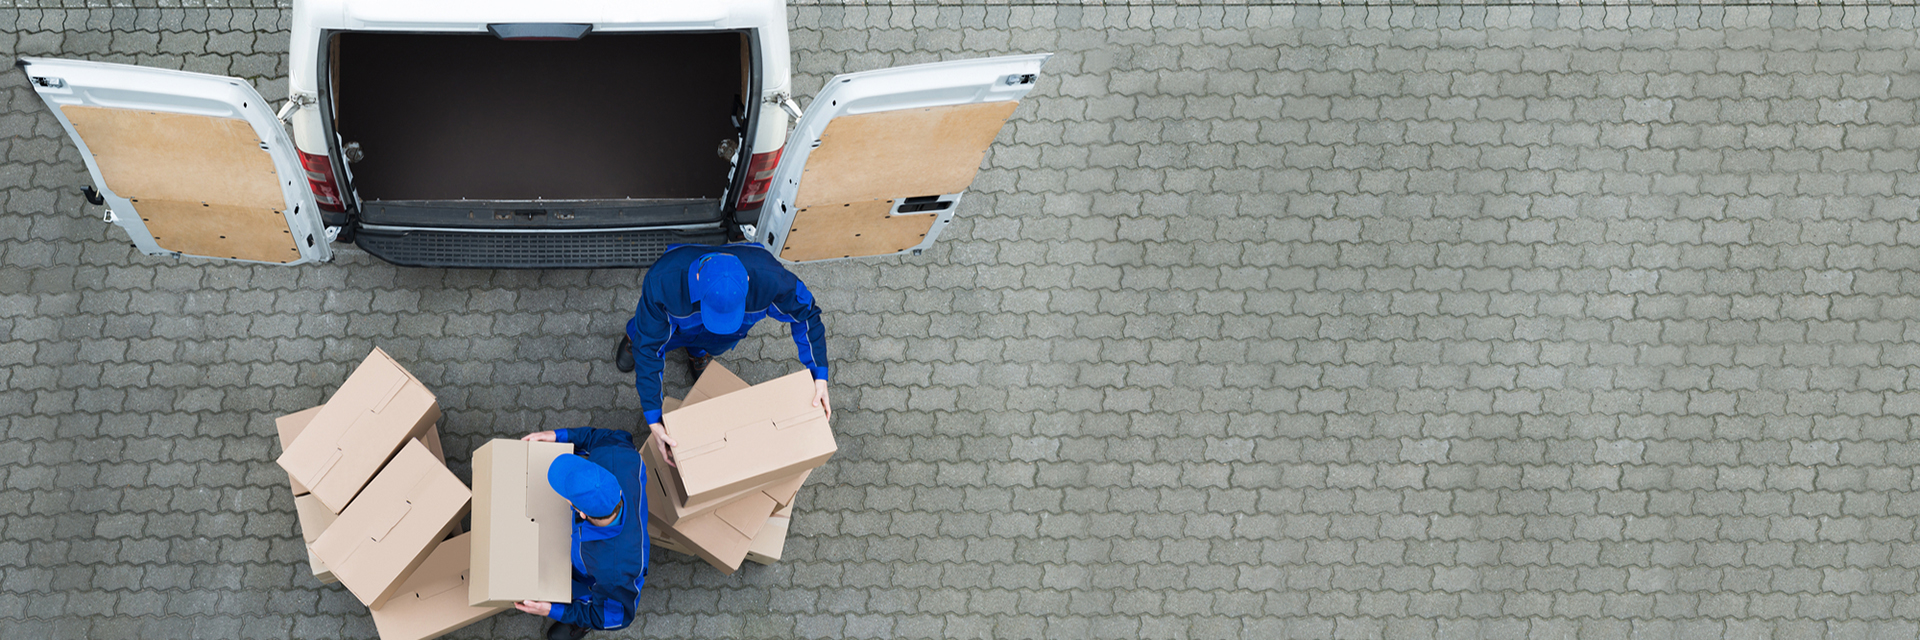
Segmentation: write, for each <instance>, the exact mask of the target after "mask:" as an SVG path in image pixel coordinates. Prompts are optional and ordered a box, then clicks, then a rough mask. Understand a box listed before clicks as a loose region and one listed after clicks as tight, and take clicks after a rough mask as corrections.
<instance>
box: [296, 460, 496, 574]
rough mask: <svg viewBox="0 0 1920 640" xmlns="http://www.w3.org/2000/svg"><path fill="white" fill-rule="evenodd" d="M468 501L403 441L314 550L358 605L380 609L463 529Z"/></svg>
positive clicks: (468, 495) (462, 487)
mask: <svg viewBox="0 0 1920 640" xmlns="http://www.w3.org/2000/svg"><path fill="white" fill-rule="evenodd" d="M296 444H297V443H296ZM319 491H320V490H319V489H318V488H317V487H316V488H315V489H314V495H315V496H316V497H318V496H319ZM472 498H473V493H472V492H471V491H468V490H467V485H466V484H464V483H462V482H460V479H459V478H457V477H454V475H453V472H451V471H448V470H447V467H446V465H443V464H440V463H439V462H438V461H435V460H434V459H433V454H431V453H428V452H427V447H426V446H425V445H423V444H421V443H419V442H411V441H410V442H407V445H406V446H405V447H402V448H401V449H400V453H399V454H398V455H395V456H394V457H393V461H392V462H390V463H388V464H387V466H386V468H385V469H382V470H381V471H380V475H378V476H375V477H374V479H373V482H371V483H368V484H367V489H366V491H364V492H362V493H361V497H360V499H358V500H354V501H353V505H352V506H349V507H347V510H346V511H343V512H341V513H340V517H339V519H337V520H334V521H333V525H332V526H329V527H327V530H326V531H325V532H324V533H321V534H320V539H318V540H315V541H314V542H313V552H314V554H315V555H318V556H320V559H321V560H324V561H326V563H327V567H328V568H331V569H333V575H334V577H336V578H339V579H340V583H341V584H344V585H346V586H347V590H349V591H352V592H353V595H354V596H355V597H358V598H359V599H360V602H361V603H363V604H366V605H367V606H369V607H376V608H377V607H379V606H380V605H382V604H386V602H387V600H388V599H389V598H392V597H393V594H395V593H397V592H399V590H400V585H401V583H402V582H404V581H405V578H406V576H407V574H409V573H412V572H413V570H414V568H415V567H418V566H420V563H421V562H423V561H425V560H426V559H427V554H428V553H431V552H432V551H433V548H434V546H436V545H437V544H438V543H439V542H440V541H441V540H443V539H445V538H446V537H447V534H448V533H450V532H451V531H453V529H454V527H458V526H460V517H461V516H464V515H466V514H467V508H468V505H469V504H470V503H471V502H472Z"/></svg>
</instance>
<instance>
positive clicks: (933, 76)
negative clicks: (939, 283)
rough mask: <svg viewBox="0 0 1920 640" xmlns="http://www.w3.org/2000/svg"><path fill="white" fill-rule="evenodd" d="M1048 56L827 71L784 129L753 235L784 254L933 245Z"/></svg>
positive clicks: (827, 256)
mask: <svg viewBox="0 0 1920 640" xmlns="http://www.w3.org/2000/svg"><path fill="white" fill-rule="evenodd" d="M1052 55H1053V54H1031V55H1019V56H1004V57H996V58H980V59H975V60H956V61H951V62H936V63H932V64H921V65H912V66H906V67H894V68H891V69H879V70H874V71H862V72H859V73H849V74H844V75H840V76H836V77H834V78H833V79H832V80H831V81H828V82H827V85H826V87H825V88H822V89H821V90H820V94H819V95H818V96H815V97H814V99H813V103H812V104H810V105H808V106H807V112H806V114H805V115H804V116H802V117H801V118H800V121H799V122H798V123H797V124H796V125H795V127H794V131H793V134H792V135H791V136H790V137H789V138H787V145H786V150H785V152H784V155H785V157H784V158H782V159H781V162H780V166H779V168H777V169H775V171H774V174H773V184H772V186H771V187H770V188H769V190H768V193H767V203H766V205H765V206H763V207H762V208H761V213H760V220H759V222H758V224H756V225H755V227H754V240H756V241H758V242H760V243H761V244H763V245H766V247H767V249H768V250H770V251H772V252H773V254H774V255H775V256H778V257H779V258H780V259H781V260H784V261H787V262H808V261H817V260H837V259H842V258H858V257H866V256H884V255H894V254H900V253H918V252H920V251H922V250H925V249H926V248H927V247H930V246H932V245H933V242H934V240H936V239H938V238H939V237H940V232H941V231H942V230H944V229H945V228H946V227H947V225H948V224H949V223H950V222H952V220H953V213H954V210H955V209H956V208H958V206H959V203H960V196H961V195H962V194H963V193H964V192H965V191H966V189H967V186H968V185H971V184H973V177H974V174H975V173H978V172H979V170H980V162H981V160H982V159H983V158H984V157H985V156H986V153H987V147H988V146H989V145H991V144H993V139H994V137H995V136H998V135H999V134H1000V129H1001V127H1002V126H1004V125H1005V124H1006V122H1007V117H1008V116H1010V115H1012V114H1013V110H1014V108H1015V107H1017V106H1019V103H1020V99H1021V98H1022V97H1025V96H1026V95H1027V92H1028V91H1031V90H1033V86H1034V84H1035V83H1036V82H1037V81H1038V80H1039V76H1040V66H1041V65H1042V64H1044V63H1046V61H1047V58H1049V57H1052Z"/></svg>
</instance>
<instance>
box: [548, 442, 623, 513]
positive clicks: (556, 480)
mask: <svg viewBox="0 0 1920 640" xmlns="http://www.w3.org/2000/svg"><path fill="white" fill-rule="evenodd" d="M547 484H550V485H553V491H554V493H558V494H560V497H562V498H566V499H567V502H571V503H573V507H574V508H575V509H579V510H580V512H581V513H585V514H587V516H588V517H592V518H605V517H607V516H610V515H613V510H614V509H615V508H617V507H619V506H620V497H621V495H620V481H618V480H615V479H614V478H613V473H612V472H610V471H607V469H606V467H602V466H600V465H597V464H594V463H591V462H588V461H587V459H586V458H582V457H580V456H576V455H573V454H571V453H568V454H563V455H561V456H560V457H558V458H554V459H553V465H552V466H549V467H547Z"/></svg>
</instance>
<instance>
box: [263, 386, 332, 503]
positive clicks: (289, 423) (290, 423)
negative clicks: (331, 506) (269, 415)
mask: <svg viewBox="0 0 1920 640" xmlns="http://www.w3.org/2000/svg"><path fill="white" fill-rule="evenodd" d="M324 407H326V405H320V406H318V407H313V408H310V409H307V410H305V411H301V412H298V413H289V414H287V415H284V416H280V417H278V418H274V419H273V427H274V429H275V430H277V431H279V432H280V451H281V452H282V453H284V452H286V450H287V446H288V445H291V444H293V441H294V440H298V439H300V432H302V431H305V430H306V429H307V423H310V422H313V417H314V416H317V415H320V409H322V408H324ZM287 481H288V482H290V483H292V484H293V495H296V496H303V495H306V494H307V486H306V485H303V484H300V481H299V480H294V479H293V476H291V475H289V476H287Z"/></svg>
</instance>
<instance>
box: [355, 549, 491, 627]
mask: <svg viewBox="0 0 1920 640" xmlns="http://www.w3.org/2000/svg"><path fill="white" fill-rule="evenodd" d="M472 543H473V534H471V533H464V534H461V535H459V536H456V537H453V538H451V539H448V540H447V541H446V542H442V543H440V545H439V546H437V547H434V548H433V553H431V554H428V555H427V559H426V560H425V561H423V562H421V563H420V567H419V568H417V569H414V570H413V574H412V575H409V576H407V579H406V581H405V582H403V583H401V584H400V591H399V593H398V594H396V595H395V596H394V597H393V599H392V600H388V601H387V603H386V604H385V605H382V606H381V607H380V608H378V609H374V610H373V611H372V613H373V628H374V629H375V630H376V631H379V632H380V640H429V639H430V638H438V637H440V636H443V635H446V634H447V633H450V632H452V631H453V630H455V629H459V628H461V627H464V626H467V625H470V624H473V623H475V622H478V621H480V620H482V619H485V618H486V617H487V616H491V615H493V614H496V613H500V612H502V611H506V610H507V609H511V608H513V607H512V605H502V606H494V607H475V606H472V605H469V604H467V586H468V585H469V584H471V583H472V572H471V570H470V569H469V568H468V567H467V561H468V560H469V559H470V558H471V557H472V551H471V548H472Z"/></svg>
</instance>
